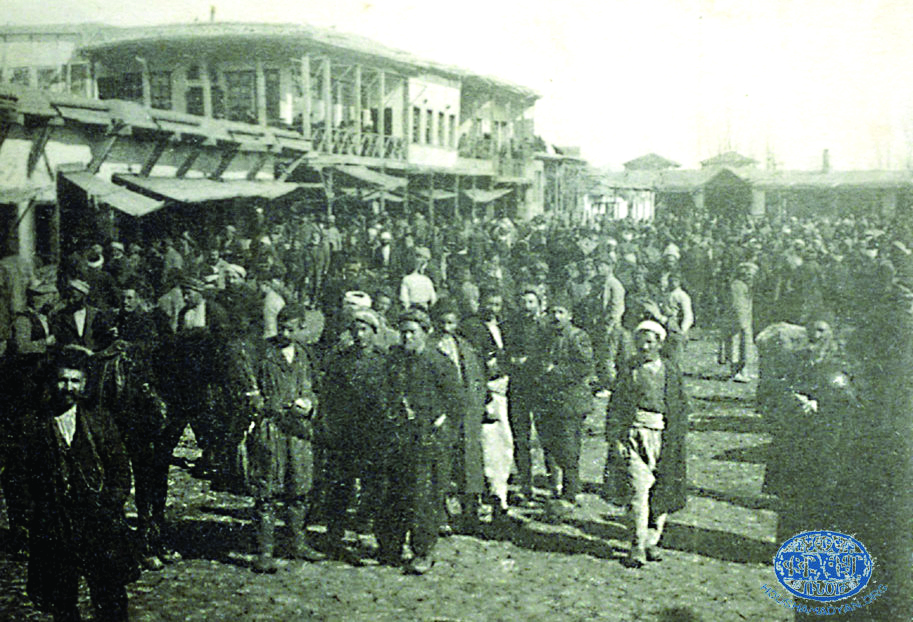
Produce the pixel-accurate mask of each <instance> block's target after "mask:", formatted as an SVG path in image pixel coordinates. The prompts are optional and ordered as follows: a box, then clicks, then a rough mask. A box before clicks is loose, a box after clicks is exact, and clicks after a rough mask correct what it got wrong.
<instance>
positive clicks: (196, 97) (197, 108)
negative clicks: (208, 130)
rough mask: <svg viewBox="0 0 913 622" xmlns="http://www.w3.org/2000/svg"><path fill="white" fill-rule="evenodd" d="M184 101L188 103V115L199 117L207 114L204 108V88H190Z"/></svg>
mask: <svg viewBox="0 0 913 622" xmlns="http://www.w3.org/2000/svg"><path fill="white" fill-rule="evenodd" d="M184 99H185V100H186V101H187V114H195V115H197V116H199V117H202V116H203V115H205V114H206V109H205V108H204V107H203V87H201V86H191V87H189V88H188V89H187V92H186V93H185V94H184Z"/></svg>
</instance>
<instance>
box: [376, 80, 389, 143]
mask: <svg viewBox="0 0 913 622" xmlns="http://www.w3.org/2000/svg"><path fill="white" fill-rule="evenodd" d="M378 77H379V79H378V86H377V89H378V91H380V97H379V98H378V102H377V133H378V134H379V135H380V138H379V139H378V140H379V142H380V153H379V154H378V157H381V158H385V157H386V156H387V142H386V141H387V139H386V133H387V132H386V129H387V128H386V123H385V121H386V115H385V114H384V111H385V110H386V105H385V103H384V102H386V100H387V72H385V71H384V70H383V69H381V70H380V76H378Z"/></svg>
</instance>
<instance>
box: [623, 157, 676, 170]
mask: <svg viewBox="0 0 913 622" xmlns="http://www.w3.org/2000/svg"><path fill="white" fill-rule="evenodd" d="M680 166H681V164H679V163H678V162H673V161H672V160H669V159H667V158H664V157H662V156H661V155H658V154H656V153H648V154H646V155H642V156H640V157H639V158H634V159H633V160H628V161H627V162H625V163H624V167H625V170H628V171H641V170H647V171H656V170H662V169H667V168H679V167H680Z"/></svg>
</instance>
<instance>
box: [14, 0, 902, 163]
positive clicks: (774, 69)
mask: <svg viewBox="0 0 913 622" xmlns="http://www.w3.org/2000/svg"><path fill="white" fill-rule="evenodd" d="M211 5H214V6H215V7H216V20H217V21H248V22H291V23H310V24H313V25H316V26H324V27H335V28H336V29H338V30H340V31H345V32H352V33H355V34H360V35H364V36H367V37H370V38H372V39H375V40H377V41H380V42H382V43H385V44H387V45H391V46H394V47H398V48H401V49H403V50H406V51H409V52H412V53H414V54H417V55H420V56H423V57H426V58H429V59H433V60H437V61H441V62H444V63H452V64H456V65H460V66H463V67H465V68H467V69H470V70H473V71H476V72H478V73H484V74H491V75H495V76H498V77H501V78H505V79H507V80H511V81H514V82H518V83H520V84H523V85H526V86H529V87H532V88H534V89H536V90H537V91H539V92H540V93H541V94H542V99H541V100H540V101H539V102H538V104H537V106H536V115H535V116H536V127H537V133H539V134H540V135H542V136H543V137H544V138H545V139H546V140H547V141H549V142H551V143H554V144H558V145H579V146H580V147H581V148H582V151H583V156H584V157H586V158H587V159H588V160H589V161H590V162H591V163H592V164H594V165H598V166H612V167H613V168H618V167H620V165H621V163H622V162H625V161H626V160H630V159H633V158H635V157H638V156H640V155H643V154H645V153H648V152H651V151H654V152H657V153H659V154H660V155H663V156H665V157H667V158H670V159H672V160H675V161H677V162H679V163H681V164H682V165H683V166H685V167H694V166H697V165H698V162H699V161H700V160H702V159H705V158H708V157H710V156H713V155H715V154H717V153H719V152H720V151H723V150H728V149H734V150H736V151H739V152H740V153H743V154H745V155H748V156H750V157H753V158H755V159H757V160H759V161H760V162H762V163H763V162H764V161H765V160H766V159H767V155H768V153H772V154H773V155H774V157H775V159H776V161H777V164H778V166H779V167H780V168H799V169H812V168H817V167H818V166H820V163H821V152H822V150H823V149H825V148H827V149H829V150H830V157H831V163H832V166H833V167H834V168H836V169H854V168H905V167H907V166H910V167H911V168H913V80H911V79H910V76H911V75H913V45H911V44H910V41H911V39H913V36H911V33H913V2H910V1H909V0H763V1H759V0H755V1H751V0H460V1H459V2H446V3H445V2H439V1H437V0H360V1H359V0H259V1H256V2H255V1H253V0H148V1H147V2H114V1H112V0H42V1H41V2H40V3H36V2H35V0H0V15H2V16H3V17H2V18H0V19H2V21H3V22H5V23H7V24H35V23H62V22H84V21H94V22H103V23H107V24H112V25H124V26H128V25H153V24H162V23H174V22H191V21H194V20H195V19H196V20H200V21H206V20H208V19H209V8H210V6H211ZM36 7H40V10H37V9H36Z"/></svg>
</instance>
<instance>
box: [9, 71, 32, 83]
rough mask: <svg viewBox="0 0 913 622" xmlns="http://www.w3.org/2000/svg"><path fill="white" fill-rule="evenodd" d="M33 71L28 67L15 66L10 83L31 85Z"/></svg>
mask: <svg viewBox="0 0 913 622" xmlns="http://www.w3.org/2000/svg"><path fill="white" fill-rule="evenodd" d="M31 73H32V72H31V71H30V70H29V68H28V67H13V72H12V74H11V75H10V84H19V85H22V86H31V83H32V78H31Z"/></svg>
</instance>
